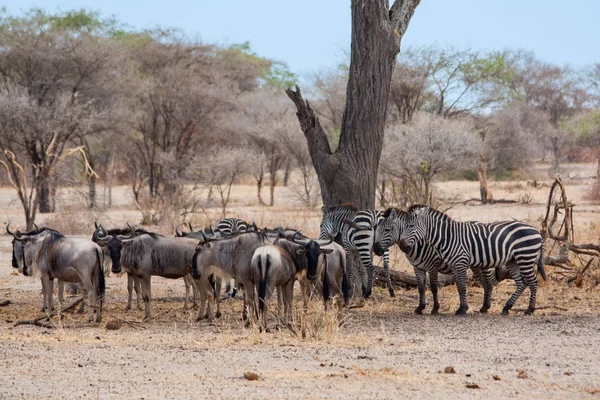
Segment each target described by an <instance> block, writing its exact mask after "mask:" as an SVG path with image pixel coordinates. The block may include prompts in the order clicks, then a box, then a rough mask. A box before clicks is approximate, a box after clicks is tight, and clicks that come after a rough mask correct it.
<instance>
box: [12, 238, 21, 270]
mask: <svg viewBox="0 0 600 400" xmlns="http://www.w3.org/2000/svg"><path fill="white" fill-rule="evenodd" d="M18 243H19V242H17V241H16V240H14V239H13V241H12V266H13V268H17V269H18V268H19V263H18V262H17V255H16V254H15V253H16V250H15V246H18V245H20V244H18ZM22 251H23V250H22V248H21V252H22Z"/></svg>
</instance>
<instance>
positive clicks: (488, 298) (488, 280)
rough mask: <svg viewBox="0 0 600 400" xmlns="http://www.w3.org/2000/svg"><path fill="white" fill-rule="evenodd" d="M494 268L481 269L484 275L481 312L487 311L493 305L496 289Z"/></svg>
mask: <svg viewBox="0 0 600 400" xmlns="http://www.w3.org/2000/svg"><path fill="white" fill-rule="evenodd" d="M494 272H495V269H494V268H486V269H484V270H483V271H481V274H482V276H483V306H482V307H481V309H480V310H479V312H480V313H487V312H488V310H489V309H490V307H491V306H492V291H493V290H494V281H495V279H496V278H495V276H494Z"/></svg>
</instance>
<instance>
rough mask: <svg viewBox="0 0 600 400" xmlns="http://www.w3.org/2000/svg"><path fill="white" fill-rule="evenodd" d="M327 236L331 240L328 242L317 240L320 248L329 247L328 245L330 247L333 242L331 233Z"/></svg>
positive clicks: (327, 233)
mask: <svg viewBox="0 0 600 400" xmlns="http://www.w3.org/2000/svg"><path fill="white" fill-rule="evenodd" d="M325 234H326V235H327V237H328V238H329V239H327V240H317V243H319V246H327V245H330V244H331V242H333V236H331V234H329V232H325Z"/></svg>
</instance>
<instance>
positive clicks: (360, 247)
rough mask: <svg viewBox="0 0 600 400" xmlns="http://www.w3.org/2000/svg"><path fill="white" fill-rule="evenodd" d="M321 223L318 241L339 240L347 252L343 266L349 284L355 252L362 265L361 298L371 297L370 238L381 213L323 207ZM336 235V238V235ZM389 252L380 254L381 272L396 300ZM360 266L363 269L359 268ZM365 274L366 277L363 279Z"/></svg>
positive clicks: (371, 261) (341, 207)
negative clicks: (338, 238)
mask: <svg viewBox="0 0 600 400" xmlns="http://www.w3.org/2000/svg"><path fill="white" fill-rule="evenodd" d="M322 211H323V219H322V220H321V233H320V235H319V239H323V240H324V239H327V237H328V235H331V236H332V237H334V238H335V237H340V238H341V241H342V243H341V244H342V245H343V246H344V250H345V251H346V265H347V277H348V282H352V256H353V254H354V252H357V253H358V254H359V256H360V262H361V265H360V266H359V268H358V271H359V273H360V276H361V280H362V294H363V297H364V298H368V297H369V296H370V295H371V290H372V287H373V257H372V255H371V249H372V247H373V236H374V233H375V228H376V227H377V224H378V223H379V222H380V221H381V220H382V218H383V217H382V215H383V212H382V211H376V210H360V211H359V210H358V209H357V208H356V207H355V206H354V205H353V204H342V205H341V206H335V207H325V206H324V207H323V208H322ZM338 235H339V236H338ZM389 260H390V257H389V252H388V251H384V253H383V269H384V271H385V274H386V279H387V284H388V291H389V293H390V296H391V297H395V294H394V287H393V286H392V282H391V280H390V271H389ZM361 266H362V268H361ZM365 271H366V273H367V276H366V277H365Z"/></svg>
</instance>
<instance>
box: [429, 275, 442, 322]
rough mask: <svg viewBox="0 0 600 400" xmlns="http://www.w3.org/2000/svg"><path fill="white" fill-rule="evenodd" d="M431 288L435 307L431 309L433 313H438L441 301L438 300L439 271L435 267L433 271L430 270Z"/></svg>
mask: <svg viewBox="0 0 600 400" xmlns="http://www.w3.org/2000/svg"><path fill="white" fill-rule="evenodd" d="M429 288H430V289H431V294H432V295H433V308H432V309H431V314H433V315H436V314H437V313H438V312H439V310H440V302H439V300H438V271H437V269H434V270H433V271H429Z"/></svg>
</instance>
